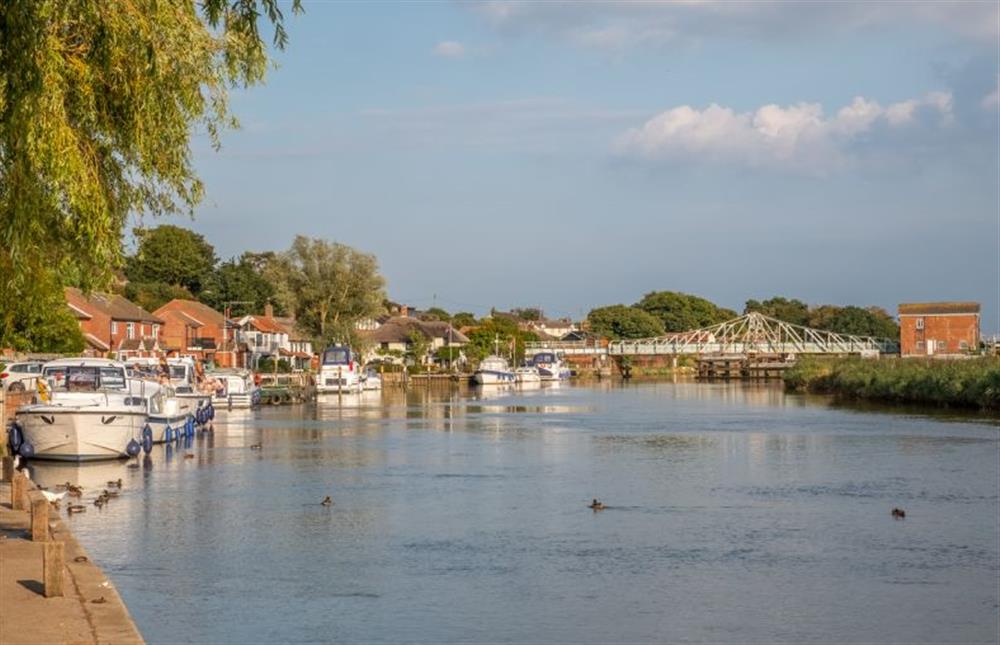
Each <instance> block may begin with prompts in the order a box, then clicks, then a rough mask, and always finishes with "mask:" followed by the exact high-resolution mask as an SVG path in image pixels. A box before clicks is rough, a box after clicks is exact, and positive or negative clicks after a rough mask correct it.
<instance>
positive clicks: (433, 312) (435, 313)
mask: <svg viewBox="0 0 1000 645" xmlns="http://www.w3.org/2000/svg"><path fill="white" fill-rule="evenodd" d="M422 318H423V319H424V320H442V321H444V322H449V321H450V320H451V315H449V314H448V312H447V311H445V310H444V309H442V308H441V307H431V308H430V309H428V310H427V311H425V312H424V314H423V316H422Z"/></svg>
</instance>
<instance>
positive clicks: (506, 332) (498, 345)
mask: <svg viewBox="0 0 1000 645" xmlns="http://www.w3.org/2000/svg"><path fill="white" fill-rule="evenodd" d="M468 336H469V344H468V345H466V346H465V348H464V351H465V355H466V356H467V357H468V358H469V359H470V360H473V361H480V360H482V359H484V358H486V357H487V356H489V355H490V354H493V353H494V352H495V351H497V350H498V349H499V352H500V355H501V356H507V357H510V353H511V351H510V350H511V341H513V342H514V358H515V360H517V359H519V358H524V341H525V340H527V339H530V338H537V336H535V335H534V334H528V333H526V332H522V331H521V330H520V329H518V328H517V324H516V323H515V322H514V321H512V320H509V319H506V318H489V319H487V320H484V321H483V322H482V323H481V324H480V325H479V326H478V327H476V329H473V330H472V331H471V332H469V334H468Z"/></svg>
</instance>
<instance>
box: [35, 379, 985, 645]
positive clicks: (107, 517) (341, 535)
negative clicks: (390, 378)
mask: <svg viewBox="0 0 1000 645" xmlns="http://www.w3.org/2000/svg"><path fill="white" fill-rule="evenodd" d="M998 438H1000V428H998V426H997V424H996V423H991V422H988V421H987V422H984V421H982V420H966V421H961V420H959V421H955V420H941V419H936V418H931V417H926V416H915V415H898V414H886V413H879V412H859V411H851V410H844V409H836V408H832V407H830V406H829V405H828V404H827V403H826V402H825V401H824V400H807V399H803V398H801V397H796V396H786V395H785V394H783V393H782V392H781V390H779V389H774V388H755V387H747V386H741V385H718V386H716V385H702V384H691V383H678V384H673V383H657V384H645V385H634V386H626V387H620V386H617V385H614V386H595V387H585V386H583V387H566V386H563V387H561V388H555V389H548V388H547V389H541V390H537V391H531V392H520V393H518V392H499V393H498V392H492V393H490V392H487V393H478V394H477V393H476V392H474V391H472V392H464V391H463V392H458V391H450V390H447V389H446V390H441V391H426V390H415V391H411V392H409V393H408V394H403V393H402V392H400V391H395V392H386V393H384V394H379V393H375V394H374V396H373V397H372V396H366V397H364V398H363V400H360V401H358V400H349V401H344V402H343V404H342V405H337V403H336V400H335V399H334V400H333V401H331V402H322V403H320V404H318V405H308V406H299V407H292V408H267V409H263V410H260V411H255V412H248V413H236V412H234V413H230V414H229V415H228V416H224V415H221V414H220V415H219V417H218V418H217V419H216V431H215V432H214V434H211V435H205V436H202V437H200V438H198V439H197V440H195V441H194V442H193V443H192V444H191V445H190V447H188V448H185V447H183V446H180V447H178V448H173V449H171V448H166V447H162V446H158V447H157V448H156V449H154V451H153V453H152V455H151V458H150V462H151V463H147V464H146V466H145V467H141V468H131V469H130V468H127V467H126V466H125V465H123V464H117V463H116V464H99V465H93V466H54V465H44V464H40V465H36V466H35V468H34V469H35V478H36V479H37V480H40V481H41V483H43V484H49V485H51V484H55V483H59V482H65V481H67V480H70V481H79V482H80V483H82V484H83V485H84V486H85V487H86V492H87V494H88V496H91V497H92V496H94V495H96V494H97V492H99V490H100V488H102V487H103V486H104V482H106V481H107V480H111V479H117V478H118V477H122V478H123V479H124V480H125V492H124V493H123V495H122V497H121V498H120V499H118V500H115V501H114V502H112V503H111V504H110V506H108V507H105V508H104V510H98V509H96V508H95V507H93V506H90V507H89V509H90V510H89V511H88V512H87V513H85V514H82V515H78V516H74V517H73V518H71V519H70V520H69V522H70V524H71V526H73V528H74V531H75V532H76V534H77V536H78V537H79V538H80V540H81V541H82V542H83V543H84V545H85V546H86V548H87V549H88V550H89V551H90V553H91V555H92V557H93V558H94V560H96V561H97V562H98V563H99V564H100V565H102V566H103V567H104V568H105V570H106V571H107V572H108V574H109V575H110V576H111V578H112V579H113V580H114V582H115V584H116V585H117V587H118V589H119V590H120V591H121V593H122V595H123V596H124V598H125V601H126V602H127V604H128V606H129V609H130V610H131V612H132V614H133V616H134V617H135V619H136V621H137V623H138V625H139V628H140V629H141V631H142V633H143V635H144V636H145V637H146V638H147V639H148V640H149V641H150V642H154V643H168V642H205V643H208V642H211V643H251V642H253V643H258V642H269V643H270V642H289V641H296V642H297V641H338V642H361V641H364V642H388V643H396V642H412V641H422V642H448V641H479V642H514V643H521V642H543V643H555V642H560V643H563V642H565V643H578V642H599V643H610V642H616V643H617V642H653V641H656V642H662V641H699V642H703V641H711V642H750V641H752V642H775V641H824V642H868V643H870V642H953V643H958V642H983V643H994V642H997V640H998V638H1000V628H998V616H1000V604H998V596H1000V589H998V585H1000V527H998V522H1000V510H998V504H1000V497H998V489H1000V475H998V473H1000V465H998V456H1000V452H998V450H1000V443H998ZM257 442H263V449H262V450H260V451H257V450H250V449H249V446H250V445H251V444H254V443H257ZM185 453H191V454H193V455H195V457H194V458H193V459H185V458H183V457H184V454H185ZM326 495H331V496H332V497H333V498H334V500H335V502H336V504H335V505H334V506H333V507H330V508H326V507H323V506H321V505H319V502H320V500H322V499H323V497H324V496H326ZM593 497H598V498H600V499H601V500H603V501H604V502H605V503H606V504H608V506H609V508H608V509H607V510H605V511H603V512H599V513H594V512H592V511H590V510H589V509H587V508H586V505H587V504H588V503H589V501H590V499H591V498H593ZM893 506H901V507H903V508H905V509H906V512H907V519H906V520H905V521H893V520H892V519H891V518H890V515H889V511H890V509H891V508H892V507H893Z"/></svg>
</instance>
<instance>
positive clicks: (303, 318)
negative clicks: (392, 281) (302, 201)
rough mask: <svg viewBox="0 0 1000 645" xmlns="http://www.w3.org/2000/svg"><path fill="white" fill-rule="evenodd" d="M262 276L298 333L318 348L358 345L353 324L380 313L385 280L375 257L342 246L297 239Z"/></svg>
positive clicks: (305, 238)
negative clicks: (293, 319) (342, 343)
mask: <svg viewBox="0 0 1000 645" xmlns="http://www.w3.org/2000/svg"><path fill="white" fill-rule="evenodd" d="M266 277H267V278H268V279H269V280H270V281H271V283H272V284H273V285H274V286H275V291H276V296H277V298H278V301H279V302H280V303H281V304H282V305H283V306H284V308H285V310H286V311H291V312H295V317H296V324H297V325H298V327H299V329H300V330H301V331H303V332H304V333H306V334H309V335H310V336H312V338H313V340H314V341H316V344H317V345H320V346H326V345H329V344H330V343H332V342H334V341H348V342H351V343H352V344H358V342H359V339H358V338H357V336H358V334H357V332H356V330H355V323H356V322H357V321H358V320H361V319H363V318H371V317H374V316H376V315H378V314H379V313H381V312H382V302H383V300H384V298H385V293H384V291H383V289H384V286H385V280H383V278H382V276H381V275H380V274H379V272H378V262H377V260H376V259H375V256H373V255H369V254H366V253H362V252H360V251H358V250H356V249H354V248H351V247H350V246H347V245H344V244H338V243H336V242H328V241H326V240H320V239H313V238H308V237H304V236H302V235H299V236H296V238H295V241H294V242H292V246H291V248H290V249H289V250H288V251H286V252H284V253H281V254H279V255H278V256H276V257H275V259H274V260H273V261H272V262H270V263H269V264H268V267H267V270H266Z"/></svg>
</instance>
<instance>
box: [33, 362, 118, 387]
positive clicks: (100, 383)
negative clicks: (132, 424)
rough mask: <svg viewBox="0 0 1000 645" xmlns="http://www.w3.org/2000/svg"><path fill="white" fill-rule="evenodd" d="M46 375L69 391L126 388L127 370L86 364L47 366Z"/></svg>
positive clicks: (56, 384) (54, 383) (55, 384)
mask: <svg viewBox="0 0 1000 645" xmlns="http://www.w3.org/2000/svg"><path fill="white" fill-rule="evenodd" d="M45 376H46V377H47V378H51V379H52V383H53V385H54V387H56V388H58V389H64V390H66V391H67V392H96V391H97V390H101V389H107V390H123V389H125V371H124V370H123V369H121V368H120V367H91V366H84V365H69V366H66V367H51V368H49V367H47V368H45Z"/></svg>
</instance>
